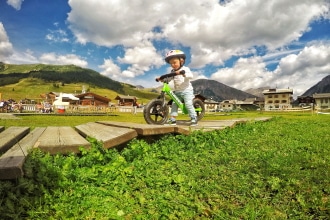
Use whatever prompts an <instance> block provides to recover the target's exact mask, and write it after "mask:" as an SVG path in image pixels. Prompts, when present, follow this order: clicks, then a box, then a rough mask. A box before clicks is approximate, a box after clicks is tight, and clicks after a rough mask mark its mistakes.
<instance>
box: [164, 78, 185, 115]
mask: <svg viewBox="0 0 330 220" xmlns="http://www.w3.org/2000/svg"><path fill="white" fill-rule="evenodd" d="M162 93H163V94H164V93H166V94H167V95H168V96H169V97H170V98H171V99H172V100H173V102H175V104H177V106H178V107H179V108H180V109H181V110H182V112H183V113H184V114H188V109H187V108H186V105H185V104H184V103H182V102H181V100H180V99H179V98H178V97H177V96H176V95H175V94H174V92H173V91H172V90H171V88H170V86H169V85H168V83H167V82H164V83H163V89H162ZM162 96H163V103H164V105H166V101H165V96H164V95H162Z"/></svg>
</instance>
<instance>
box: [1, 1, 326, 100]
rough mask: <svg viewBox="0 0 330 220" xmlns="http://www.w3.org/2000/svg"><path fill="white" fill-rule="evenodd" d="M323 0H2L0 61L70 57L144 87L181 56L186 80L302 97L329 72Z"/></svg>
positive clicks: (53, 61)
mask: <svg viewBox="0 0 330 220" xmlns="http://www.w3.org/2000/svg"><path fill="white" fill-rule="evenodd" d="M329 8H330V1H329V0H290V1H287V0H267V1H265V0H254V1H248V0H222V1H217V0H203V1H200V0H181V1H180V2H178V1H176V0H168V1H158V0H136V1H129V0H103V1H99V0H88V1H82V0H69V1H67V0H25V1H23V0H2V1H0V61H2V62H6V63H12V64H25V63H47V64H75V65H78V66H81V67H85V68H90V69H93V70H96V71H98V72H100V73H101V74H103V75H106V76H108V77H110V78H112V79H114V80H118V81H121V82H127V83H130V84H133V85H142V86H144V87H156V86H159V84H157V83H156V82H155V80H154V79H155V78H156V77H157V76H159V75H162V74H165V73H167V72H168V71H169V67H168V66H167V65H166V63H165V62H164V60H163V57H164V54H165V53H166V51H168V50H170V49H181V50H183V51H185V52H186V53H187V57H188V59H187V62H186V65H187V66H189V67H190V68H191V69H192V71H193V73H194V76H195V79H199V78H207V79H212V80H217V81H219V82H221V83H224V84H226V85H228V86H231V87H234V88H237V89H240V90H243V91H244V90H246V89H249V88H260V87H265V86H270V87H274V88H275V87H277V88H288V87H289V88H292V89H293V90H294V95H295V96H297V95H301V94H302V93H303V92H305V91H306V90H307V89H309V88H310V87H311V86H313V85H314V84H316V83H317V82H319V81H320V80H321V79H322V78H324V77H325V76H327V75H329V74H330V62H329V61H330V12H329Z"/></svg>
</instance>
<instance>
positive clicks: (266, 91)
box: [262, 89, 293, 95]
mask: <svg viewBox="0 0 330 220" xmlns="http://www.w3.org/2000/svg"><path fill="white" fill-rule="evenodd" d="M283 93H290V94H293V89H266V90H264V91H262V94H264V95H266V94H283Z"/></svg>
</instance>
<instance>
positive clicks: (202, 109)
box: [193, 99, 205, 121]
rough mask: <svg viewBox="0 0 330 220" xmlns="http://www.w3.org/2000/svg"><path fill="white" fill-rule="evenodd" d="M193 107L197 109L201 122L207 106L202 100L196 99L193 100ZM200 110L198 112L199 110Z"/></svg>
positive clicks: (198, 118)
mask: <svg viewBox="0 0 330 220" xmlns="http://www.w3.org/2000/svg"><path fill="white" fill-rule="evenodd" d="M193 106H194V108H195V111H196V114H197V120H198V121H200V120H202V118H203V117H204V115H205V106H204V102H203V101H202V100H200V99H194V100H193ZM197 109H198V110H197Z"/></svg>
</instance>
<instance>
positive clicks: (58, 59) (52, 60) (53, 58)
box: [39, 53, 88, 67]
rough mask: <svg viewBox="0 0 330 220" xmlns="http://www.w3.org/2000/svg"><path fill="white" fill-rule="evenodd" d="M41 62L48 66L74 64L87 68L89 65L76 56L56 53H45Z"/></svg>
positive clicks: (41, 57) (40, 59)
mask: <svg viewBox="0 0 330 220" xmlns="http://www.w3.org/2000/svg"><path fill="white" fill-rule="evenodd" d="M39 61H40V62H42V63H46V64H57V65H69V64H73V65H76V66H80V67H87V65H88V63H87V61H85V60H84V59H82V58H81V57H79V56H77V55H75V54H65V55H57V54H55V53H45V54H42V55H41V56H40V58H39Z"/></svg>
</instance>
